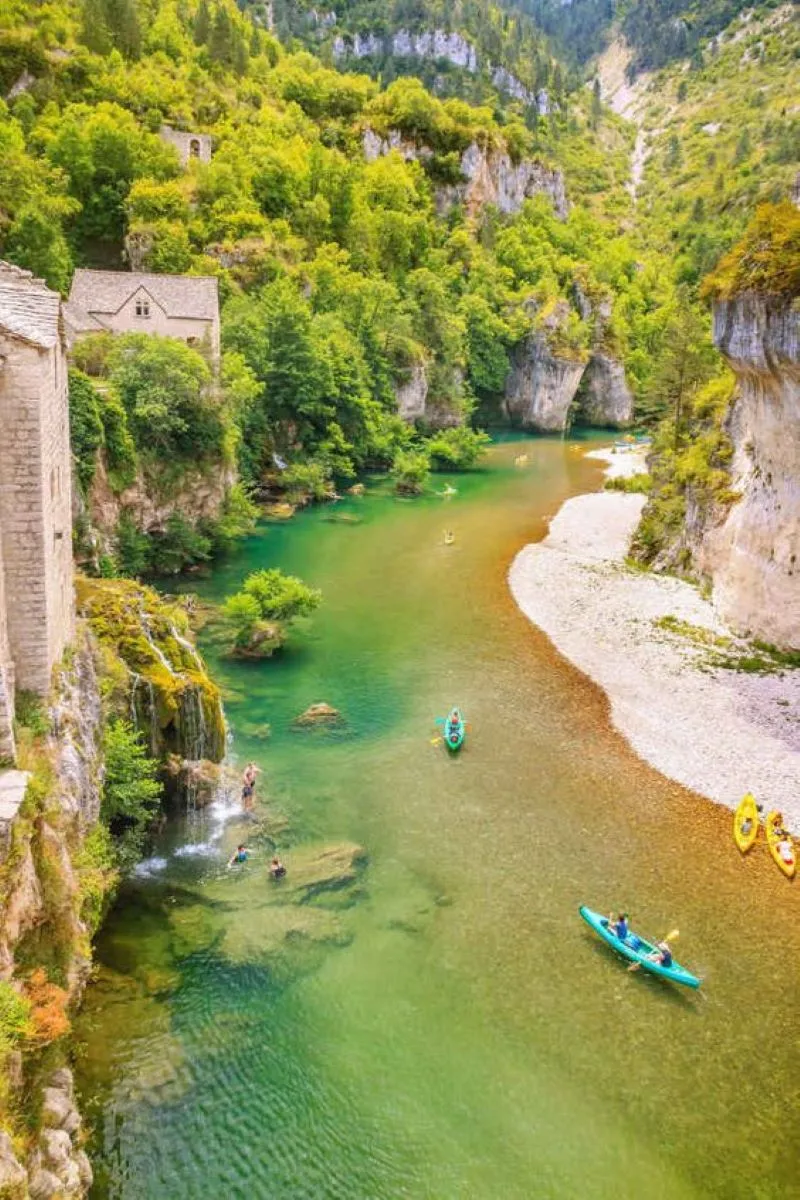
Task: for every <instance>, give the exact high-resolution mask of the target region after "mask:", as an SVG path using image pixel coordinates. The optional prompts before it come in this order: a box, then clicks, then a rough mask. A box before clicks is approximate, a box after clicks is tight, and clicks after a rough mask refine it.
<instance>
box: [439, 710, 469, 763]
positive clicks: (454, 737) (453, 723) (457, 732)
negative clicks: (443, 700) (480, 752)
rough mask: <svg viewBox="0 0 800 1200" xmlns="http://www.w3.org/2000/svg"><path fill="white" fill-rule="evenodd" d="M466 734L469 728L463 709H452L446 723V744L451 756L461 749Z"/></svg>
mask: <svg viewBox="0 0 800 1200" xmlns="http://www.w3.org/2000/svg"><path fill="white" fill-rule="evenodd" d="M466 732H467V726H466V722H465V721H464V716H463V713H462V712H461V709H460V708H451V710H450V712H449V713H448V716H447V719H446V720H445V723H444V744H445V746H447V749H448V750H449V751H450V753H451V754H455V752H456V751H457V750H460V749H461V746H462V745H463V742H464V735H465V734H466Z"/></svg>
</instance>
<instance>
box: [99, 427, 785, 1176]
mask: <svg viewBox="0 0 800 1200" xmlns="http://www.w3.org/2000/svg"><path fill="white" fill-rule="evenodd" d="M521 451H524V452H526V453H527V454H528V455H529V458H530V462H529V465H528V466H527V467H526V468H524V469H521V470H520V469H515V468H514V466H513V459H514V456H515V455H516V454H518V453H520V452H521ZM597 480H598V470H597V468H596V467H594V466H591V465H589V464H588V463H585V462H583V461H582V460H581V456H580V454H579V453H577V452H576V450H575V448H574V447H571V446H570V445H569V444H564V443H562V442H557V441H547V440H538V441H531V442H526V443H525V444H524V445H522V446H520V445H519V444H515V443H512V442H508V443H503V444H500V445H499V446H498V447H496V448H495V450H494V451H493V453H492V456H491V459H490V464H489V467H488V469H487V470H486V471H484V472H481V473H479V474H476V475H472V476H469V477H466V478H454V479H453V481H452V482H453V483H454V485H455V486H456V487H457V488H458V489H459V491H458V495H457V496H456V497H454V498H453V499H451V500H443V499H441V498H437V497H430V498H426V499H424V500H420V501H415V502H401V501H396V500H394V499H392V498H391V497H389V496H388V495H386V494H381V489H380V487H379V486H378V487H376V488H374V489H371V494H370V495H368V496H367V497H365V498H363V499H353V500H347V501H346V502H344V503H343V504H342V505H338V506H336V508H335V509H323V510H315V511H313V512H308V513H303V514H300V515H299V516H298V517H297V518H296V519H295V520H294V521H292V522H291V523H289V524H288V525H271V526H269V527H268V528H266V529H265V530H264V531H263V532H261V533H260V534H259V536H257V537H254V538H253V539H251V541H250V542H249V543H248V544H247V546H246V547H245V548H244V549H243V550H242V551H241V552H240V553H239V554H238V555H237V556H236V557H234V558H233V559H231V560H230V561H229V562H228V563H226V564H225V566H224V567H223V568H222V569H220V570H218V571H217V572H215V574H214V577H213V579H212V580H209V581H206V582H204V583H203V584H201V585H200V587H199V590H200V591H201V593H202V594H203V595H204V596H206V597H208V598H219V597H221V596H222V595H224V594H225V593H226V592H228V591H230V590H232V589H233V588H234V587H236V586H238V584H239V582H240V580H241V579H242V577H243V576H244V574H246V572H247V571H248V570H252V569H254V568H255V567H257V566H260V565H266V564H269V565H273V564H275V565H279V566H281V567H282V568H284V569H285V570H289V571H293V572H297V573H298V574H300V575H302V576H303V577H304V578H306V579H307V580H309V581H310V582H312V583H314V584H316V585H318V586H320V587H321V588H322V589H323V592H324V596H325V601H324V605H323V607H322V608H321V609H320V610H319V612H318V614H316V615H315V617H314V619H313V621H311V622H308V623H305V624H304V625H303V626H302V627H300V628H299V629H298V630H297V632H296V634H295V636H294V637H293V643H292V647H291V651H290V652H289V653H287V654H286V655H285V657H284V658H283V659H282V660H280V661H276V662H274V663H267V664H260V665H253V664H236V663H231V662H224V661H214V653H213V647H206V649H207V651H208V653H209V657H210V658H211V659H212V661H214V667H215V669H216V671H217V673H218V677H220V678H221V679H222V680H223V682H224V684H225V686H226V687H227V688H228V690H229V698H228V700H227V703H226V709H227V712H228V716H229V720H230V722H231V726H232V730H233V734H234V741H233V744H232V748H231V749H232V755H233V756H234V757H235V759H236V760H237V761H239V762H242V761H244V760H246V759H248V758H250V757H253V758H256V759H257V760H258V761H259V763H260V764H261V766H262V767H263V768H264V772H265V774H264V777H263V779H264V781H265V782H264V784H263V786H262V787H261V789H260V800H261V802H262V804H264V805H265V806H266V808H268V809H269V811H270V812H279V813H282V814H285V816H286V817H287V818H288V823H289V828H288V830H287V831H286V832H285V833H283V834H282V835H281V836H280V845H281V852H282V854H283V856H284V858H285V860H286V862H287V865H288V867H289V870H290V872H291V870H292V862H293V858H294V859H295V860H296V861H299V860H300V857H301V856H302V855H303V853H305V852H307V847H308V845H309V844H320V845H330V844H336V843H337V842H340V841H348V842H357V843H359V844H361V845H363V846H364V847H365V848H366V850H367V852H368V855H369V865H368V867H367V870H366V872H365V875H364V880H363V892H362V894H361V895H360V897H359V898H358V902H357V903H355V904H354V905H352V906H351V907H349V908H347V909H345V910H341V911H328V910H327V909H325V908H324V907H318V908H316V909H314V906H313V905H308V906H305V907H304V908H303V910H302V916H301V918H300V919H301V921H302V920H306V919H307V922H308V926H307V929H305V928H304V929H303V930H301V931H300V932H298V929H297V928H296V927H293V930H292V932H291V934H290V936H289V937H288V938H287V937H286V931H285V929H284V926H283V925H282V924H281V922H282V920H283V916H282V915H281V910H279V909H276V908H275V907H274V906H271V905H269V904H267V903H265V898H267V899H268V898H269V894H270V893H269V884H268V881H267V880H266V878H265V873H266V866H265V864H264V863H263V860H262V861H261V862H259V860H258V858H254V859H253V860H252V861H251V863H250V864H248V867H247V868H246V870H245V871H243V872H240V873H235V872H225V871H224V869H223V868H222V865H221V864H222V861H223V854H224V853H225V852H229V850H230V847H231V846H232V845H233V844H235V842H236V841H238V840H243V839H245V838H247V837H248V833H249V832H250V827H249V826H248V825H247V824H246V823H244V822H243V821H242V820H241V819H239V818H237V817H236V816H235V810H234V809H233V808H227V809H226V808H225V806H224V805H223V806H218V807H217V808H216V809H215V811H214V812H212V813H206V814H193V815H191V816H190V818H188V819H187V820H186V821H185V822H182V823H180V824H176V825H175V826H173V827H171V828H170V829H168V830H167V831H166V832H165V836H164V839H163V843H162V844H160V845H159V846H158V847H157V848H156V851H155V854H156V856H157V859H159V860H160V859H165V860H166V863H165V864H162V863H161V862H160V861H156V863H155V864H151V867H152V869H150V868H146V869H145V870H144V871H143V872H141V873H140V875H139V877H137V878H136V879H135V880H134V881H132V883H131V885H130V887H129V888H128V890H127V891H126V893H125V895H124V896H123V898H122V900H121V903H120V905H119V906H118V908H117V910H116V912H115V914H114V915H113V917H112V919H111V920H110V922H109V923H108V926H107V927H106V929H105V931H104V933H103V935H102V937H101V940H100V944H99V946H98V954H99V959H100V963H101V971H100V975H99V978H98V982H97V983H96V985H95V986H94V987H93V988H92V989H91V990H90V992H89V995H88V998H87V1003H86V1006H85V1009H84V1012H83V1015H82V1017H81V1019H80V1021H79V1028H78V1034H79V1038H80V1039H81V1044H82V1053H81V1055H80V1062H79V1080H80V1087H81V1091H82V1095H83V1098H84V1104H85V1106H86V1108H87V1110H88V1113H89V1116H90V1117H91V1118H92V1119H93V1120H94V1122H95V1128H96V1137H95V1140H94V1145H93V1147H91V1149H92V1150H93V1152H94V1157H95V1162H96V1163H97V1166H98V1172H97V1174H98V1181H97V1184H96V1187H95V1190H94V1193H93V1194H94V1195H95V1196H96V1197H124V1198H125V1200H133V1198H137V1200H138V1198H140V1197H141V1198H145V1197H147V1198H148V1200H150V1198H153V1197H168V1198H170V1200H182V1198H184V1197H185V1198H187V1200H188V1198H190V1197H191V1198H192V1200H194V1198H195V1197H217V1196H220V1197H221V1196H230V1197H237V1198H238V1197H262V1196H263V1197H280V1198H286V1200H288V1198H292V1200H295V1198H297V1200H300V1198H309V1200H310V1198H315V1200H316V1198H317V1197H319V1198H323V1197H324V1198H328V1197H330V1198H331V1200H333V1198H339V1197H347V1198H348V1200H353V1198H358V1200H388V1198H392V1200H393V1198H394V1197H410V1198H414V1200H417V1198H422V1197H425V1198H427V1197H430V1198H431V1200H456V1198H458V1200H461V1198H464V1197H469V1198H472V1197H475V1198H476V1200H477V1198H481V1200H483V1198H486V1200H489V1198H491V1200H506V1198H508V1200H514V1198H516V1197H520V1198H522V1197H534V1198H536V1200H538V1198H540V1197H541V1198H545V1197H547V1198H549V1197H553V1200H566V1198H573V1197H574V1198H575V1200H579V1198H580V1200H599V1198H605V1197H614V1198H620V1197H631V1198H636V1200H639V1198H641V1197H655V1198H659V1197H664V1198H669V1200H673V1198H675V1200H678V1198H683V1197H686V1198H689V1197H692V1198H699V1197H724V1198H726V1200H728V1198H730V1200H739V1198H741V1200H745V1198H747V1200H751V1198H754V1197H758V1198H765V1200H766V1198H772V1197H787V1196H789V1197H791V1196H800V1187H798V1184H797V1182H796V1179H795V1170H796V1168H797V1166H798V1165H799V1163H798V1159H800V1155H798V1151H797V1148H796V1142H795V1140H794V1134H793V1127H794V1125H795V1124H796V1119H797V1115H798V1111H800V1095H798V1091H799V1088H800V1085H799V1084H798V1079H800V1076H799V1075H798V1066H800V1062H799V1061H798V1059H799V1058H800V1056H799V1055H798V1051H797V1034H798V1024H800V1021H799V1019H798V1017H799V1013H798V1004H797V999H796V964H797V962H798V953H800V932H798V922H797V903H796V891H795V889H793V888H792V887H791V885H787V884H786V881H785V880H783V879H782V878H781V877H780V876H779V874H778V872H777V871H776V870H775V869H774V867H773V866H772V865H771V863H770V862H769V861H768V860H767V856H766V854H764V853H758V854H757V855H755V856H754V857H753V858H752V859H751V860H747V861H744V862H743V861H741V860H740V859H739V858H738V856H737V855H736V852H735V850H734V849H733V844H732V839H731V837H730V818H729V815H728V814H726V813H723V812H720V811H719V810H716V809H715V808H713V807H712V806H710V805H707V804H705V803H703V802H702V801H700V800H698V799H697V798H696V797H692V796H691V795H689V794H688V793H686V792H685V791H683V790H682V789H680V788H678V787H675V786H673V785H671V784H670V783H668V782H667V781H665V780H663V779H662V778H661V777H660V776H658V775H657V774H655V773H654V772H652V771H650V770H649V769H648V768H647V767H646V766H644V765H643V764H642V763H640V762H639V761H638V760H637V759H636V758H635V756H633V754H632V753H631V752H630V750H629V749H628V747H627V746H626V744H625V743H624V742H623V741H622V739H621V738H619V737H618V736H617V735H615V734H614V733H613V731H611V730H610V729H609V726H608V721H607V712H606V705H605V702H604V700H603V697H602V696H601V695H600V694H599V693H598V692H597V690H596V689H595V688H593V687H592V686H591V685H589V684H588V683H587V682H586V681H585V680H583V679H582V677H581V676H579V675H578V674H577V673H576V672H574V671H573V670H572V669H571V668H570V667H569V666H568V665H567V664H565V663H564V662H563V661H562V660H560V659H559V657H558V656H557V655H556V654H555V653H554V651H553V650H552V648H551V647H550V646H549V644H548V643H547V641H546V640H545V639H544V638H543V637H542V636H541V635H540V634H538V632H537V631H536V630H534V629H532V628H531V627H530V625H528V623H527V622H526V621H525V620H524V618H523V617H522V616H521V614H520V613H519V612H518V611H517V609H516V608H515V606H514V605H513V602H512V601H511V599H510V596H509V594H508V590H507V586H506V582H505V575H506V571H507V568H508V565H509V563H510V561H511V559H512V558H513V555H514V553H515V552H516V551H517V550H518V549H519V548H520V547H521V546H522V545H523V544H524V543H525V542H526V541H530V540H532V539H533V538H536V537H538V536H540V535H541V534H542V532H543V531H544V528H545V520H546V517H547V516H549V515H551V514H552V513H553V512H554V511H555V510H556V509H557V508H558V506H559V504H560V503H561V502H562V500H563V499H564V498H565V497H566V496H567V495H569V494H571V493H573V492H577V491H581V490H585V488H586V487H587V486H592V485H593V484H595V483H596V482H597ZM342 514H344V515H352V516H353V517H356V518H357V521H356V522H355V523H347V522H342V521H340V520H339V519H338V518H339V517H340V516H341V515H342ZM332 517H335V518H337V519H336V520H331V518H332ZM446 528H451V529H453V530H454V532H455V535H456V542H455V544H454V545H453V546H450V547H445V546H444V545H443V532H444V530H445V529H446ZM318 700H326V701H328V702H329V703H331V704H333V705H335V706H336V707H337V708H339V709H340V710H341V711H342V712H343V714H344V715H345V717H346V718H347V722H348V724H347V727H346V730H345V732H344V733H343V734H340V735H322V736H308V735H303V734H298V733H294V732H291V730H290V723H291V720H292V719H293V718H294V717H295V716H296V715H297V714H298V713H299V712H301V711H303V709H305V708H306V707H307V706H308V705H309V704H310V703H313V702H315V701H318ZM453 702H458V703H461V704H462V705H463V707H464V709H465V711H466V713H467V716H468V718H469V720H470V722H471V729H470V733H469V735H468V743H467V746H466V747H465V751H464V753H463V755H462V756H461V757H460V758H458V759H456V760H452V761H451V760H449V759H448V758H447V756H446V754H445V752H444V751H443V750H442V748H441V747H436V746H433V745H431V738H432V737H434V736H435V732H436V730H435V727H434V725H433V718H434V717H435V716H437V715H441V714H443V713H444V712H445V711H446V709H447V707H448V706H449V705H450V704H451V703H453ZM267 723H268V724H269V725H270V727H271V736H270V737H269V739H268V740H264V739H263V738H262V737H260V736H258V735H259V734H263V732H264V731H263V726H264V725H265V724H267ZM720 736H724V731H720ZM745 787H757V782H756V781H743V790H744V789H745ZM231 817H232V818H233V819H231ZM216 839H220V840H219V841H217V840H216ZM209 842H211V843H212V846H211V849H210V850H209V847H208V843H209ZM215 847H217V849H216V850H215ZM265 854H266V851H265ZM582 902H585V903H588V904H590V905H592V906H595V907H599V908H609V907H611V906H612V905H613V906H616V905H618V904H619V905H623V906H628V907H629V908H630V909H631V911H632V912H633V915H634V924H635V925H638V926H639V927H641V928H642V929H643V930H645V931H648V932H651V933H652V934H654V935H656V936H658V935H659V934H660V933H662V932H666V930H667V929H671V928H674V927H675V926H678V927H679V928H680V930H681V937H680V940H679V942H678V945H677V949H678V952H679V957H680V958H682V959H683V960H684V961H685V962H686V964H687V965H688V966H690V967H691V968H693V969H695V970H697V971H698V972H699V973H700V974H701V975H703V976H704V979H705V985H704V989H703V991H702V992H701V993H700V994H699V995H688V994H683V993H680V992H677V991H675V990H674V989H668V988H666V987H664V986H663V985H660V984H658V983H657V982H656V981H653V980H651V979H646V978H638V977H635V976H630V975H628V974H627V973H626V972H625V971H624V969H623V968H622V967H621V966H620V963H619V962H618V961H617V960H616V958H615V956H613V955H612V954H611V953H610V952H609V951H608V950H607V949H606V948H605V947H603V946H602V945H601V944H600V943H599V942H597V941H595V940H593V939H592V937H591V934H590V933H589V932H588V930H587V929H586V927H585V926H583V924H582V922H581V921H580V920H579V919H578V916H577V908H578V905H579V904H580V903H582ZM312 910H313V911H312ZM299 911H300V910H294V915H293V920H294V921H295V924H296V921H297V919H298V918H297V913H298V912H299Z"/></svg>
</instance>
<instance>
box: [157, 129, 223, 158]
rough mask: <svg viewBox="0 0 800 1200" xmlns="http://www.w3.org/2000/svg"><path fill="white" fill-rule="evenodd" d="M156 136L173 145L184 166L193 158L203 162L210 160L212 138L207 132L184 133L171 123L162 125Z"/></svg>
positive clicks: (212, 146) (212, 145) (212, 144)
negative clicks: (174, 127)
mask: <svg viewBox="0 0 800 1200" xmlns="http://www.w3.org/2000/svg"><path fill="white" fill-rule="evenodd" d="M158 136H159V137H160V138H161V140H162V141H163V142H168V143H169V145H170V146H174V147H175V149H176V150H177V151H178V158H179V159H180V160H181V165H182V166H184V167H188V165H189V163H190V162H191V160H192V159H193V158H196V159H197V160H198V161H199V162H203V163H210V162H211V153H212V150H213V148H214V140H213V138H212V137H211V135H210V134H208V133H185V132H184V131H183V130H182V129H173V128H172V126H171V125H162V126H161V128H160V129H159V131H158Z"/></svg>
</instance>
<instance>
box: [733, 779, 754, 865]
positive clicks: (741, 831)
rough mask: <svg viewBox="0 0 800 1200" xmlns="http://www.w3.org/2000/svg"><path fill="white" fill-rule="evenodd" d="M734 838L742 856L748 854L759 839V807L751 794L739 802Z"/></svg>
mask: <svg viewBox="0 0 800 1200" xmlns="http://www.w3.org/2000/svg"><path fill="white" fill-rule="evenodd" d="M733 837H734V840H735V842H736V845H737V846H738V847H739V849H740V850H741V852H742V854H746V853H747V851H748V850H749V849H750V847H751V846H752V845H753V843H754V842H755V840H756V838H757V837H758V806H757V805H756V801H755V796H752V795H751V794H750V792H748V793H747V795H746V796H743V797H742V799H741V800H740V801H739V805H738V807H737V809H736V812H735V813H734V814H733Z"/></svg>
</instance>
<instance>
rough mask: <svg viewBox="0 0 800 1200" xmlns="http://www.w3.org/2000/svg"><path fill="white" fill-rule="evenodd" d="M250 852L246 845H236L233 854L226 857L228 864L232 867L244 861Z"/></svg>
mask: <svg viewBox="0 0 800 1200" xmlns="http://www.w3.org/2000/svg"><path fill="white" fill-rule="evenodd" d="M249 854H250V851H249V850H248V848H247V846H237V847H236V849H235V850H234V852H233V854H232V855H231V856H230V858H229V859H228V866H229V867H233V866H235V865H237V864H240V863H246V862H247V857H248V855H249Z"/></svg>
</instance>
